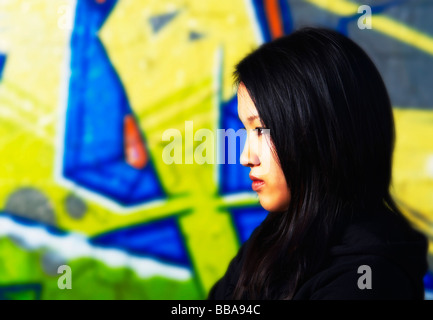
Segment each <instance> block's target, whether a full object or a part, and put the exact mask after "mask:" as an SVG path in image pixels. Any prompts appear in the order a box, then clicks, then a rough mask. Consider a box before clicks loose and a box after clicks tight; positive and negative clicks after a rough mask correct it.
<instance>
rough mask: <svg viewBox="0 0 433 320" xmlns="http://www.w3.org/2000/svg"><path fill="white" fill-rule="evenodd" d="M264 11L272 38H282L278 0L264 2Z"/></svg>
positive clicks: (282, 31)
mask: <svg viewBox="0 0 433 320" xmlns="http://www.w3.org/2000/svg"><path fill="white" fill-rule="evenodd" d="M265 11H266V16H267V18H268V23H269V27H270V29H271V35H272V38H273V39H275V38H279V37H281V36H283V35H284V30H283V23H282V21H281V16H280V6H279V5H278V0H265Z"/></svg>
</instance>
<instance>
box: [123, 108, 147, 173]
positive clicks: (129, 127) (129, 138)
mask: <svg viewBox="0 0 433 320" xmlns="http://www.w3.org/2000/svg"><path fill="white" fill-rule="evenodd" d="M123 130H124V147H125V157H126V162H127V163H128V164H129V165H130V166H131V167H134V168H136V169H142V168H144V167H145V166H146V164H147V161H148V155H147V152H146V148H145V147H144V143H143V140H142V138H141V134H140V130H139V129H138V125H137V123H136V122H135V119H134V117H133V116H132V115H126V116H125V118H124V129H123Z"/></svg>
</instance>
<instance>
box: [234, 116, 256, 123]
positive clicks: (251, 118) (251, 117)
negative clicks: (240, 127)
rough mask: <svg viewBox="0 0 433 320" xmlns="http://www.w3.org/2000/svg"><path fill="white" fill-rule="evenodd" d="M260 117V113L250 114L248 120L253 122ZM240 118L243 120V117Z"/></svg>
mask: <svg viewBox="0 0 433 320" xmlns="http://www.w3.org/2000/svg"><path fill="white" fill-rule="evenodd" d="M238 118H239V115H238ZM258 118H259V116H258V115H253V116H249V117H248V118H247V121H248V122H253V121H254V120H256V119H258ZM239 120H240V121H241V122H242V120H241V118H239Z"/></svg>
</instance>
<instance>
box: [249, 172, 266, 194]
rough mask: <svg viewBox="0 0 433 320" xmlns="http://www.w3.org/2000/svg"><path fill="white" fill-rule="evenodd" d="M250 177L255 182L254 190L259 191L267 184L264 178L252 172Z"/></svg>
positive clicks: (252, 186) (253, 184) (252, 185)
mask: <svg viewBox="0 0 433 320" xmlns="http://www.w3.org/2000/svg"><path fill="white" fill-rule="evenodd" d="M250 179H251V180H252V181H253V183H252V184H251V188H252V189H253V190H254V191H259V190H260V189H262V188H263V187H264V185H265V182H264V181H263V180H261V179H259V178H257V177H255V176H253V175H252V174H250Z"/></svg>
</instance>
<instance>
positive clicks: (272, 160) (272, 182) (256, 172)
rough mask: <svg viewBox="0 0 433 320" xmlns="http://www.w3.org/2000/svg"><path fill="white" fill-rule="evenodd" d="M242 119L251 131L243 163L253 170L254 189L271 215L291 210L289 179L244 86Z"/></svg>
mask: <svg viewBox="0 0 433 320" xmlns="http://www.w3.org/2000/svg"><path fill="white" fill-rule="evenodd" d="M238 115H239V119H240V120H241V121H242V123H243V124H244V126H245V129H246V131H247V139H246V142H245V146H244V150H243V152H242V154H241V158H240V162H241V164H242V165H243V166H246V167H250V168H251V171H250V179H251V180H252V189H253V190H254V191H256V192H257V194H258V196H259V201H260V204H261V205H262V207H263V208H264V209H265V210H267V211H273V212H278V211H284V210H287V209H288V207H289V203H290V190H289V188H288V186H287V182H286V178H285V177H284V173H283V171H282V169H281V167H280V165H279V163H278V159H277V158H276V155H275V153H274V152H272V142H271V141H270V135H269V130H265V131H263V129H266V128H264V127H263V125H262V123H261V121H260V118H259V114H258V112H257V109H256V107H255V105H254V103H253V101H252V100H251V97H250V95H249V94H248V91H247V89H246V88H245V86H244V85H243V84H242V83H241V84H240V85H239V88H238Z"/></svg>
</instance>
